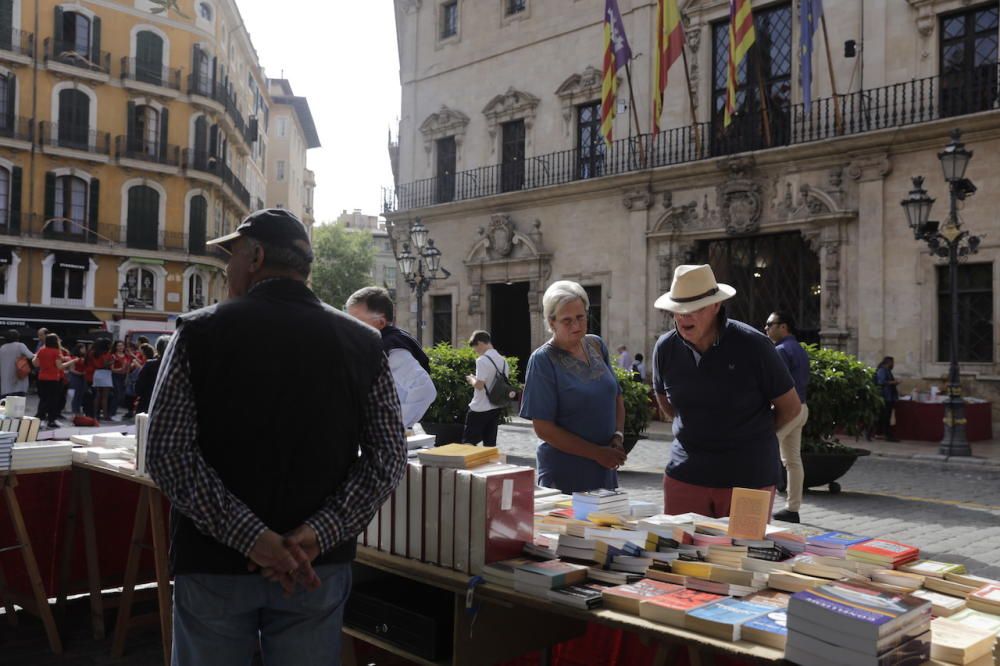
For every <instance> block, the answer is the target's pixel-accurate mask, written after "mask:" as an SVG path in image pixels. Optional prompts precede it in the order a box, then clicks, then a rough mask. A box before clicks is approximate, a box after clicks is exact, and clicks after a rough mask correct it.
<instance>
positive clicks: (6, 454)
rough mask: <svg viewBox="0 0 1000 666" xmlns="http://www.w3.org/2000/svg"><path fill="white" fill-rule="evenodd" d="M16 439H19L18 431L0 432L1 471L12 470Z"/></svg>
mask: <svg viewBox="0 0 1000 666" xmlns="http://www.w3.org/2000/svg"><path fill="white" fill-rule="evenodd" d="M15 441H17V433H16V432H0V472H6V471H9V470H10V462H11V457H12V455H13V452H14V442H15Z"/></svg>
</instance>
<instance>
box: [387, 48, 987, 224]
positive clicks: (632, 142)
mask: <svg viewBox="0 0 1000 666" xmlns="http://www.w3.org/2000/svg"><path fill="white" fill-rule="evenodd" d="M998 67H1000V65H998V64H997V63H993V64H990V65H986V66H984V67H979V68H976V69H974V70H971V71H967V72H962V73H958V74H946V75H941V76H930V77H926V78H922V79H913V80H911V81H907V82H904V83H896V84H892V85H888V86H882V87H880V88H874V89H869V90H862V91H858V92H853V93H849V94H846V95H839V96H837V97H827V98H823V99H818V100H815V101H814V102H813V104H812V109H811V112H810V113H808V114H807V113H806V112H805V110H804V108H803V106H802V105H801V104H794V105H788V104H785V105H780V104H772V105H771V107H770V109H769V112H768V113H767V114H766V115H765V114H762V113H761V112H760V111H757V110H754V111H744V112H742V113H740V114H738V115H737V116H736V117H735V118H734V119H733V123H732V124H731V125H730V126H729V127H728V128H724V127H723V125H722V121H721V118H720V119H719V120H718V121H717V122H705V123H697V124H694V125H687V126H683V127H677V128H674V129H670V130H667V131H663V132H660V133H659V134H656V135H653V134H640V135H638V136H635V137H630V138H626V139H619V140H617V141H614V142H612V143H611V144H610V145H607V146H605V145H604V144H603V143H602V144H596V145H594V146H591V147H589V148H587V149H584V150H580V149H572V150H563V151H559V152H554V153H548V154H545V155H537V156H531V157H527V158H525V159H524V160H523V161H518V162H508V163H506V164H494V165H490V166H485V167H479V168H476V169H468V170H466V171H459V172H457V173H454V174H446V175H443V176H439V177H434V178H425V179H423V180H418V181H414V182H411V183H406V184H403V185H400V186H398V187H396V188H384V189H383V193H384V194H383V209H384V210H385V211H386V212H389V211H393V210H409V209H414V208H422V207H426V206H433V205H436V204H441V203H447V202H450V201H462V200H467V199H476V198H480V197H488V196H493V195H496V194H502V193H504V192H512V191H518V190H530V189H535V188H539V187H548V186H551V185H561V184H565V183H570V182H574V181H579V180H587V179H590V178H597V177H601V176H613V175H618V174H623V173H629V172H634V171H642V170H645V169H654V168H657V167H663V166H670V165H674V164H684V163H687V162H693V161H697V160H704V159H710V158H716V157H722V156H726V155H733V154H737V153H742V152H746V151H750V150H767V149H771V148H778V147H783V146H790V145H796V144H804V143H810V142H813V141H822V140H826V139H835V138H838V137H842V136H850V135H856V134H862V133H865V132H872V131H876V130H883V129H891V128H895V127H905V126H908V125H914V124H917V123H925V122H930V121H933V120H939V119H942V118H949V117H954V116H960V115H967V114H971V113H978V112H981V111H989V110H993V109H997V108H1000V89H998V80H1000V72H998Z"/></svg>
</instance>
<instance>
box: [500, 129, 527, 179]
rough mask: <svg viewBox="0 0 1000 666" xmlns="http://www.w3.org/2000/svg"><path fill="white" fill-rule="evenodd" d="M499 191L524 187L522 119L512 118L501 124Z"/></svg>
mask: <svg viewBox="0 0 1000 666" xmlns="http://www.w3.org/2000/svg"><path fill="white" fill-rule="evenodd" d="M501 127H502V128H503V140H502V146H501V164H500V191H501V192H511V191H513V190H520V189H521V188H523V187H524V121H523V120H514V121H512V122H509V123H504V124H503V125H501Z"/></svg>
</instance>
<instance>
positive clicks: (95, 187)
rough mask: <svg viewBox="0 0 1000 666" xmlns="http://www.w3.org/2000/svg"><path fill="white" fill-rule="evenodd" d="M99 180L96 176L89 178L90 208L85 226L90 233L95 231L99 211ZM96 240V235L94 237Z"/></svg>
mask: <svg viewBox="0 0 1000 666" xmlns="http://www.w3.org/2000/svg"><path fill="white" fill-rule="evenodd" d="M100 198H101V181H99V180H97V179H96V178H91V180H90V206H89V208H90V210H89V211H88V215H87V228H88V229H90V232H91V234H94V233H96V232H97V223H98V213H99V211H100ZM94 239H95V240H96V236H95V238H94Z"/></svg>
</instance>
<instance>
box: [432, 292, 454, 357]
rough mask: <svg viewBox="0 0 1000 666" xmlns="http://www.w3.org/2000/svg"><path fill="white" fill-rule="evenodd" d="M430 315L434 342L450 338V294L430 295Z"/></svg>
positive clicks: (446, 340) (450, 341) (449, 342)
mask: <svg viewBox="0 0 1000 666" xmlns="http://www.w3.org/2000/svg"><path fill="white" fill-rule="evenodd" d="M431 316H432V322H433V323H432V328H433V329H434V330H433V333H432V335H433V341H434V344H438V343H440V342H446V343H448V344H449V345H450V344H452V340H451V294H447V295H445V296H431Z"/></svg>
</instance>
